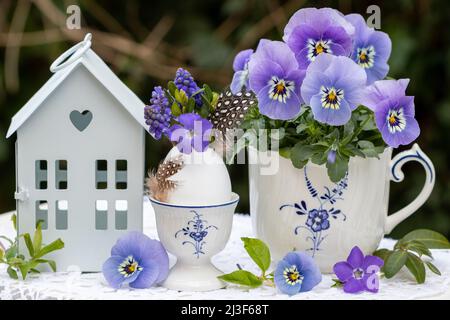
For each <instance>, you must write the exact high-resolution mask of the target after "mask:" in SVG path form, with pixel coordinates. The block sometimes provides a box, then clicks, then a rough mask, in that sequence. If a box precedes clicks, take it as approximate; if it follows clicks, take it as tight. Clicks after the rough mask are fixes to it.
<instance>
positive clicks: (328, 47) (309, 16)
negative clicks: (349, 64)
mask: <svg viewBox="0 0 450 320" xmlns="http://www.w3.org/2000/svg"><path fill="white" fill-rule="evenodd" d="M354 32H355V28H354V27H353V26H352V25H351V23H349V22H348V21H347V20H345V18H344V16H343V15H342V14H341V13H340V12H339V11H337V10H335V9H331V8H322V9H316V8H306V9H301V10H298V11H297V12H296V13H294V15H293V16H292V17H291V18H290V19H289V22H288V23H287V25H286V27H285V28H284V36H283V40H284V42H286V43H287V44H288V46H289V47H290V48H291V49H292V51H293V52H294V53H295V58H296V59H297V61H298V63H299V65H300V68H302V69H306V68H307V67H308V65H309V64H310V63H311V62H313V61H314V60H315V59H316V57H317V56H319V55H320V54H322V53H329V54H333V55H336V56H341V55H343V56H349V55H350V53H351V51H352V36H353V34H354Z"/></svg>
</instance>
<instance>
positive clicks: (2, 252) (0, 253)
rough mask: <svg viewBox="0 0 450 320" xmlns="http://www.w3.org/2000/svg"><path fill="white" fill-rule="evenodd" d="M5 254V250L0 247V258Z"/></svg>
mask: <svg viewBox="0 0 450 320" xmlns="http://www.w3.org/2000/svg"><path fill="white" fill-rule="evenodd" d="M4 255H5V251H3V248H1V247H0V260H2V259H3V256H4ZM0 262H1V261H0Z"/></svg>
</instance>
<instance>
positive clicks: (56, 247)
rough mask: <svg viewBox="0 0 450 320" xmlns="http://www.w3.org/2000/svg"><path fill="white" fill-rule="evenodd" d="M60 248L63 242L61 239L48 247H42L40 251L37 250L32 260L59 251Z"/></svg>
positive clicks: (62, 246)
mask: <svg viewBox="0 0 450 320" xmlns="http://www.w3.org/2000/svg"><path fill="white" fill-rule="evenodd" d="M62 248H64V242H63V241H62V240H61V239H57V240H55V241H53V242H52V243H50V244H49V245H46V246H45V247H43V248H42V249H41V250H39V252H36V254H35V256H34V258H36V259H39V258H40V257H43V256H45V255H46V254H49V253H50V252H53V251H56V250H60V249H62Z"/></svg>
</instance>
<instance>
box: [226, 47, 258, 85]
mask: <svg viewBox="0 0 450 320" xmlns="http://www.w3.org/2000/svg"><path fill="white" fill-rule="evenodd" d="M252 54H253V49H247V50H242V51H240V52H239V53H238V54H237V55H236V57H234V61H233V70H234V75H233V80H232V81H231V84H230V90H231V92H232V93H233V94H237V93H238V92H240V91H241V90H242V89H243V88H244V87H245V88H246V89H248V88H249V81H248V76H249V74H248V62H249V61H250V57H251V55H252Z"/></svg>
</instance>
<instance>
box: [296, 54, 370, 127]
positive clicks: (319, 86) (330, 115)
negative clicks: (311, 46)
mask: <svg viewBox="0 0 450 320" xmlns="http://www.w3.org/2000/svg"><path fill="white" fill-rule="evenodd" d="M365 85H366V73H365V72H364V70H363V69H362V68H360V67H359V66H358V65H357V64H356V62H354V61H352V60H351V59H350V58H347V57H343V56H340V57H337V56H333V55H330V54H321V55H320V56H318V57H317V59H316V60H315V61H314V62H313V63H311V64H310V65H309V67H308V69H307V70H306V77H305V80H303V84H302V88H301V92H302V97H303V100H304V101H305V103H306V104H309V105H310V106H311V109H312V112H313V114H314V119H316V120H317V121H319V122H322V123H326V124H329V125H333V126H340V125H344V124H346V123H347V122H348V120H350V117H351V113H352V110H354V109H356V107H357V106H358V105H359V104H360V99H361V94H362V91H363V89H364V88H365Z"/></svg>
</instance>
